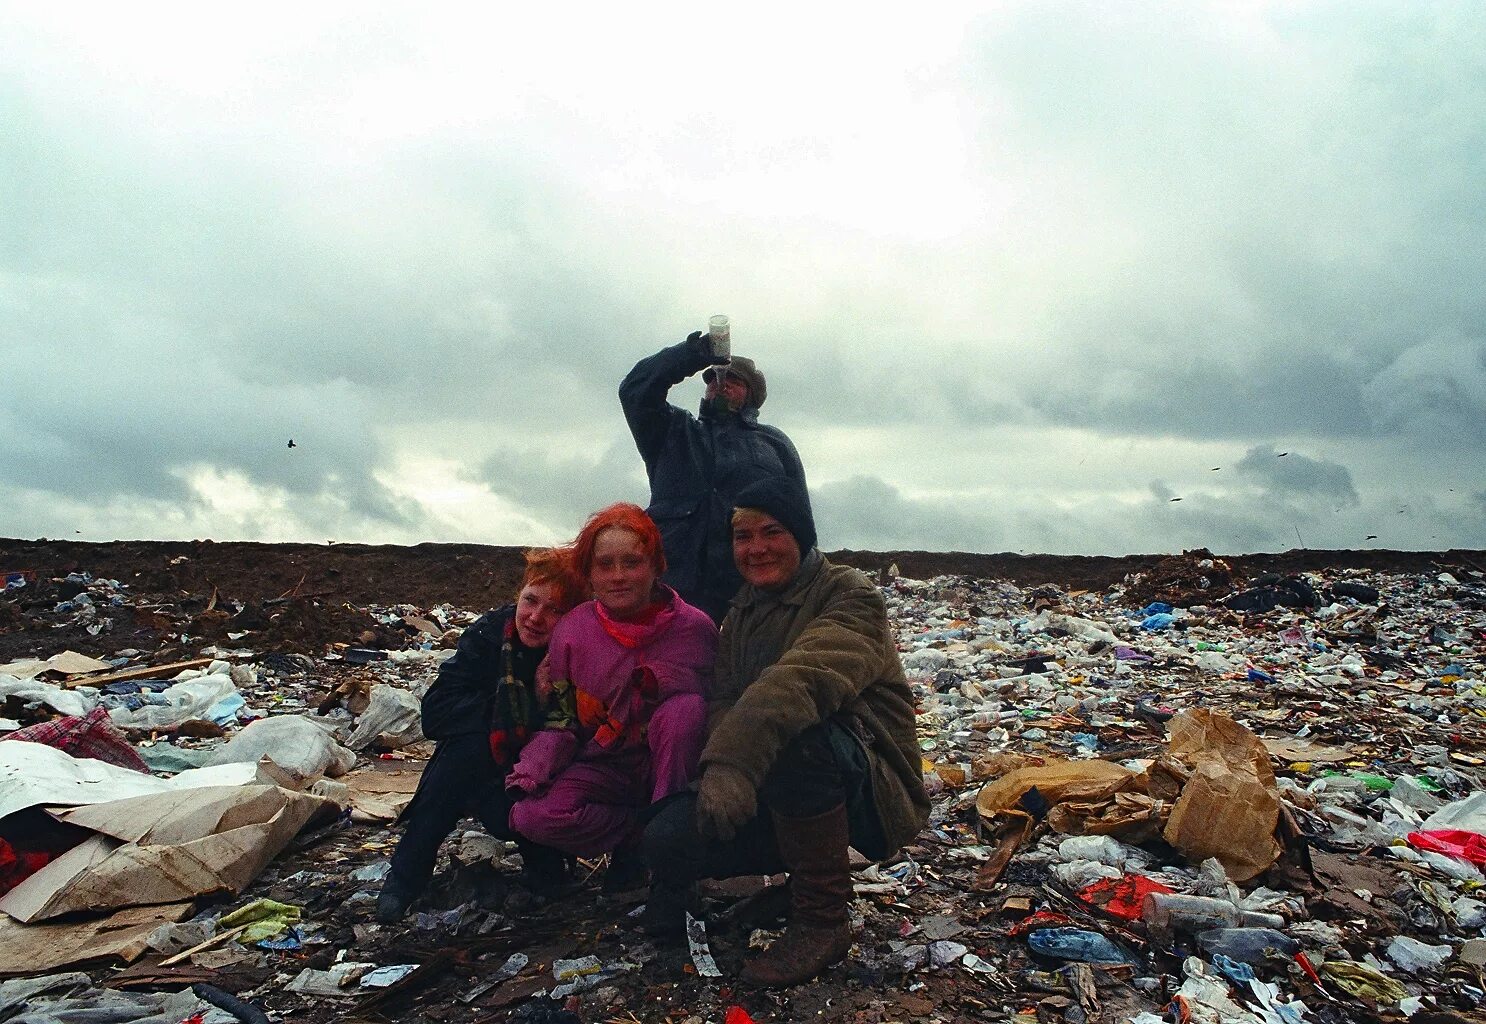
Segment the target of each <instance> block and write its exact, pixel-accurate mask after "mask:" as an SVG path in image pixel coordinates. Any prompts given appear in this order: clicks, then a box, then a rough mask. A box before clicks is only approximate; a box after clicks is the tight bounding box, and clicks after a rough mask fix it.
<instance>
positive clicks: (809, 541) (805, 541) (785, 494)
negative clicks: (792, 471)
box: [733, 476, 815, 555]
mask: <svg viewBox="0 0 1486 1024" xmlns="http://www.w3.org/2000/svg"><path fill="white" fill-rule="evenodd" d="M733 507H734V508H735V509H739V508H743V509H757V510H758V511H760V512H767V513H768V514H769V515H771V516H773V517H774V518H775V519H777V520H779V522H780V523H781V524H782V525H783V526H784V528H785V529H786V530H788V531H789V532H790V534H791V536H793V537H794V538H795V542H796V543H797V544H799V545H800V554H802V555H803V554H806V553H808V552H809V551H810V549H811V548H813V547H815V516H814V515H812V514H811V512H810V495H808V494H806V493H805V488H804V487H802V486H800V485H799V484H797V483H795V482H794V481H793V480H790V479H788V478H786V477H782V476H776V477H769V478H768V479H765V480H759V481H757V482H755V483H751V484H749V485H748V486H747V487H745V488H743V489H742V490H741V491H739V492H738V496H737V497H736V498H734V499H733Z"/></svg>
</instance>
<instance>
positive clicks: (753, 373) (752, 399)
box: [702, 356, 769, 409]
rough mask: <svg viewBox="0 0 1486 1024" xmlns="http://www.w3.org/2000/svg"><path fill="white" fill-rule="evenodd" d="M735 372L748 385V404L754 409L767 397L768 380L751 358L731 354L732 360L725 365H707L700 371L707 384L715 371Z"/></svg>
mask: <svg viewBox="0 0 1486 1024" xmlns="http://www.w3.org/2000/svg"><path fill="white" fill-rule="evenodd" d="M719 370H722V371H725V372H727V373H732V374H736V375H737V376H738V377H740V378H741V379H742V381H743V383H744V384H747V385H748V404H749V405H751V406H753V407H754V408H755V409H757V408H759V407H760V406H762V405H763V404H764V399H765V398H768V397H769V382H768V381H767V380H765V379H764V375H763V373H762V372H760V370H759V368H758V367H757V366H754V365H753V360H752V359H749V358H748V357H747V356H733V361H732V362H730V363H728V364H727V365H726V366H709V367H707V368H706V369H705V370H703V371H702V379H703V380H704V381H706V382H707V383H708V384H710V383H712V377H713V375H714V374H716V373H717V371H719Z"/></svg>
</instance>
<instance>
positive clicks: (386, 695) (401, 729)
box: [346, 683, 423, 750]
mask: <svg viewBox="0 0 1486 1024" xmlns="http://www.w3.org/2000/svg"><path fill="white" fill-rule="evenodd" d="M422 708H423V705H422V702H421V701H419V700H418V698H417V697H415V696H414V695H413V694H411V693H409V692H408V691H407V690H401V689H398V688H397V687H396V686H388V685H387V684H386V683H378V684H377V685H375V686H373V687H372V690H371V703H369V704H368V705H367V707H366V710H365V711H363V712H362V713H361V717H360V718H359V719H358V720H357V722H356V731H355V732H353V733H352V734H351V738H350V739H349V740H347V741H346V745H347V746H349V747H350V748H351V749H352V750H363V749H365V748H366V747H369V746H371V745H372V744H373V743H375V742H377V738H378V737H385V740H384V742H385V743H386V744H387V745H388V746H390V747H392V748H394V749H396V748H400V747H406V746H409V745H410V744H413V743H418V742H420V741H422V739H423V724H422V713H423V712H422Z"/></svg>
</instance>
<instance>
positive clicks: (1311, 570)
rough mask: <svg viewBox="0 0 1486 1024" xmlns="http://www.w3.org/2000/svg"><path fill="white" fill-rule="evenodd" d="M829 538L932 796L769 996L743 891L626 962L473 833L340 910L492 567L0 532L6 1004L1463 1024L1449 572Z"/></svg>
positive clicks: (591, 878) (1458, 625)
mask: <svg viewBox="0 0 1486 1024" xmlns="http://www.w3.org/2000/svg"><path fill="white" fill-rule="evenodd" d="M830 557H832V558H835V559H837V560H839V561H847V562H850V563H851V564H854V565H857V566H858V567H860V568H862V569H864V570H866V571H868V572H869V573H870V574H873V575H874V576H875V578H877V579H878V581H879V583H880V585H881V586H882V589H883V593H884V596H885V598H886V600H887V603H888V608H889V614H890V617H891V620H892V622H893V624H894V627H895V629H896V632H897V637H898V641H899V650H900V653H901V655H902V658H903V662H904V667H905V669H906V671H907V673H908V677H909V680H910V682H911V684H912V685H913V687H914V690H915V693H916V695H917V697H918V700H919V729H918V734H919V740H920V747H921V751H922V756H923V764H924V773H925V781H926V784H927V786H928V787H929V789H930V792H931V794H932V797H933V801H934V808H933V812H932V815H931V819H930V823H929V826H928V827H927V828H926V829H925V830H924V831H923V832H922V833H921V834H920V835H919V837H918V838H917V840H916V841H915V842H914V843H913V844H912V845H910V846H909V847H907V848H905V849H904V850H902V851H900V852H899V854H898V855H897V856H896V857H895V858H893V859H892V860H891V861H889V862H886V863H882V864H875V865H869V864H866V863H864V862H863V863H861V864H859V865H858V868H859V870H857V871H856V873H855V882H856V899H855V901H854V904H853V922H854V925H856V926H857V937H856V942H855V944H854V946H853V948H852V950H851V952H850V954H849V955H848V957H847V959H846V961H845V962H844V963H843V964H840V965H838V966H836V967H833V968H831V969H829V970H828V971H826V972H825V973H824V974H823V975H822V976H821V977H820V978H819V979H818V980H816V981H815V982H812V983H809V984H805V985H801V986H798V987H796V988H793V989H784V990H779V991H769V990H760V989H753V988H749V987H746V986H741V985H737V984H735V983H734V981H733V979H734V978H735V976H736V972H737V969H738V967H739V965H740V963H741V962H742V959H743V957H744V956H745V954H746V953H747V952H748V951H749V949H750V947H753V946H757V945H760V944H762V943H766V942H767V941H768V940H769V938H770V937H771V935H772V934H773V930H774V929H777V928H779V927H781V926H782V925H781V923H780V922H778V921H773V920H769V919H768V916H767V915H766V914H761V913H759V910H760V907H762V906H766V905H767V904H768V903H769V902H770V900H769V897H770V895H771V890H775V889H776V887H775V885H773V884H772V883H775V882H778V881H779V879H762V878H745V879H733V880H728V881H720V882H715V883H708V884H707V885H705V886H704V889H703V901H702V905H701V907H700V910H701V914H700V916H699V917H698V918H697V919H696V920H695V921H694V922H693V923H692V924H691V927H689V929H688V936H687V941H685V942H682V943H680V944H675V945H657V944H656V943H655V942H653V941H652V940H650V939H648V938H647V937H646V936H645V935H644V933H642V932H641V931H640V929H639V928H638V927H637V925H636V916H637V914H638V912H639V910H640V908H641V907H642V905H643V903H644V900H645V895H646V894H645V891H644V889H643V888H640V889H636V890H633V891H631V892H628V893H622V894H619V895H617V896H616V895H612V894H603V893H601V891H600V887H601V884H602V882H603V879H604V875H605V871H606V869H607V864H606V863H605V860H604V858H598V859H595V860H593V861H583V860H579V861H577V862H576V863H575V864H574V865H572V869H571V872H570V876H569V881H568V885H567V886H566V887H565V889H564V891H562V892H561V893H559V894H558V895H556V896H555V897H551V898H547V897H544V896H541V895H538V894H534V893H532V892H529V891H527V890H526V889H525V888H524V887H523V886H522V884H521V882H520V878H519V866H520V860H519V856H518V855H517V854H516V853H515V852H514V848H511V847H508V846H507V845H506V844H504V843H501V842H499V841H497V840H494V839H492V838H491V837H489V836H487V835H485V834H483V833H482V832H480V831H479V829H478V825H477V823H476V822H475V821H474V820H469V821H467V822H466V823H465V824H464V826H462V828H463V829H464V831H458V832H456V833H455V835H454V836H451V837H450V839H449V840H448V841H447V842H446V843H445V845H444V848H443V852H442V853H441V859H440V866H439V870H438V873H437V875H436V877H435V880H434V883H433V885H432V887H431V889H430V891H429V892H428V893H427V894H426V895H425V896H424V897H423V899H421V900H420V901H419V902H418V903H416V904H414V906H413V908H412V912H411V913H410V914H409V916H408V917H407V918H406V919H405V920H404V921H403V922H402V923H400V924H398V925H395V926H388V925H377V924H375V923H374V916H373V913H372V910H373V905H374V902H375V897H376V893H377V891H378V889H379V887H380V885H381V879H382V877H383V875H384V874H385V872H386V870H387V859H388V857H389V855H390V853H391V851H392V849H393V847H394V846H395V844H396V840H397V837H398V834H399V833H398V832H397V830H396V829H395V828H394V827H393V824H392V822H393V820H394V819H395V817H396V816H397V814H398V812H399V811H400V809H401V808H402V807H403V806H404V805H405V804H406V803H407V801H408V799H409V798H410V796H411V794H412V792H413V790H414V788H415V787H416V785H417V780H418V777H419V772H420V771H421V768H422V765H423V763H424V762H425V761H426V759H427V757H428V756H429V754H430V752H431V749H432V744H430V743H429V742H428V741H426V740H425V739H424V738H423V737H422V734H421V732H420V731H419V724H418V700H419V697H420V696H421V694H422V693H423V692H424V690H426V688H427V686H428V685H429V683H430V682H431V681H432V680H433V678H434V676H435V675H436V673H437V670H438V666H439V664H440V663H441V661H442V660H443V659H444V658H446V657H447V656H448V655H449V654H450V653H452V651H453V647H454V644H455V642H456V640H457V638H458V636H459V633H460V631H461V630H462V629H463V628H464V627H465V626H466V625H468V624H469V623H470V622H472V621H473V620H474V619H475V618H476V617H477V616H478V615H480V614H481V613H482V612H484V611H486V610H487V609H489V608H491V607H494V606H496V605H499V604H502V603H505V602H506V601H508V600H509V599H510V597H511V596H512V593H513V591H514V589H515V586H516V583H517V581H518V579H519V573H520V567H521V561H520V552H519V550H518V549H515V548H494V547H482V546H479V545H422V546H419V547H411V548H400V547H368V546H360V545H325V546H316V545H260V544H214V543H210V542H181V543H147V542H119V543H113V544H86V543H72V542H47V541H36V542H31V541H12V540H0V582H3V584H4V586H5V590H4V593H3V596H0V694H3V697H4V703H3V706H0V978H3V979H6V980H3V981H0V1020H10V1019H15V1018H19V1019H24V1020H26V1021H36V1022H44V1021H68V1020H78V1019H107V1020H110V1021H119V1022H123V1021H131V1020H138V1021H149V1022H152V1024H183V1022H187V1021H191V1022H202V1024H205V1022H221V1021H234V1020H241V1021H261V1020H265V1019H268V1020H276V1021H296V1022H315V1024H318V1022H329V1021H459V1022H476V1021H505V1020H519V1021H533V1022H544V1021H546V1022H558V1021H569V1022H571V1021H580V1022H625V1021H627V1022H631V1024H633V1022H649V1021H670V1022H675V1024H682V1022H685V1024H700V1022H709V1024H713V1022H716V1024H723V1022H726V1024H744V1022H746V1021H750V1020H752V1021H758V1022H765V1021H781V1022H782V1021H842V1022H861V1024H878V1022H884V1024H885V1022H892V1021H905V1022H906V1021H910V1020H912V1021H941V1022H968V1021H1015V1022H1026V1024H1030V1022H1033V1021H1068V1022H1073V1024H1081V1022H1117V1024H1118V1022H1127V1021H1132V1022H1138V1024H1157V1022H1160V1021H1194V1022H1200V1024H1208V1022H1225V1024H1226V1022H1265V1024H1299V1022H1307V1021H1317V1022H1370V1021H1403V1020H1413V1021H1415V1022H1418V1024H1439V1022H1445V1021H1486V978H1483V975H1482V969H1483V966H1486V892H1483V891H1482V887H1483V885H1486V874H1483V869H1486V774H1483V773H1486V552H1479V551H1450V552H1432V553H1431V552H1392V551H1347V552H1337V551H1331V552H1324V551H1323V552H1317V551H1291V552H1285V553H1282V554H1272V555H1244V556H1222V555H1213V554H1211V553H1209V552H1206V551H1193V552H1187V553H1184V554H1182V555H1175V556H1155V555H1152V556H1130V557H1123V558H1086V557H1057V556H1044V555H1033V556H1021V555H1009V554H1003V555H974V554H954V553H949V554H936V553H930V552H888V553H872V552H839V553H835V554H832V555H831V556H830ZM87 1013H91V1014H94V1015H95V1016H82V1015H83V1014H87ZM265 1014H266V1016H265Z"/></svg>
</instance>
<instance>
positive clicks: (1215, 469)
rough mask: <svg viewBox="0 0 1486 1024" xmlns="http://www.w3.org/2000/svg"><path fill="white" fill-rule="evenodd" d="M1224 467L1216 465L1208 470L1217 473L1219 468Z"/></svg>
mask: <svg viewBox="0 0 1486 1024" xmlns="http://www.w3.org/2000/svg"><path fill="white" fill-rule="evenodd" d="M1222 468H1223V467H1222V466H1214V467H1213V468H1212V469H1210V470H1208V472H1209V473H1216V472H1217V471H1218V470H1220V469H1222Z"/></svg>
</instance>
